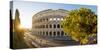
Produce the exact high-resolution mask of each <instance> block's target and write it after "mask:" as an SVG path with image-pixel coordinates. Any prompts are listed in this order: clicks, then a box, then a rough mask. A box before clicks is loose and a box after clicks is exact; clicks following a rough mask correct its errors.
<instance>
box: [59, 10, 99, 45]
mask: <svg viewBox="0 0 100 50" xmlns="http://www.w3.org/2000/svg"><path fill="white" fill-rule="evenodd" d="M61 25H62V26H63V30H64V32H65V33H67V34H68V35H69V36H70V37H71V38H72V39H73V40H75V41H79V42H80V44H92V43H96V40H97V39H96V38H97V37H96V35H97V34H96V33H97V15H96V14H95V13H94V12H93V11H91V9H87V8H80V9H75V10H71V11H69V13H68V16H66V17H65V18H64V21H61ZM91 39H92V40H91Z"/></svg>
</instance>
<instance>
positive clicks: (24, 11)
mask: <svg viewBox="0 0 100 50" xmlns="http://www.w3.org/2000/svg"><path fill="white" fill-rule="evenodd" d="M81 7H85V8H89V9H91V10H92V11H93V12H95V13H96V14H97V6H95V5H77V4H62V3H43V2H31V1H13V19H14V18H15V10H16V9H18V10H19V13H20V20H21V25H22V26H23V27H25V28H32V17H33V16H34V14H36V13H38V12H40V11H43V10H46V9H54V10H57V9H65V10H68V11H70V10H73V9H79V8H81Z"/></svg>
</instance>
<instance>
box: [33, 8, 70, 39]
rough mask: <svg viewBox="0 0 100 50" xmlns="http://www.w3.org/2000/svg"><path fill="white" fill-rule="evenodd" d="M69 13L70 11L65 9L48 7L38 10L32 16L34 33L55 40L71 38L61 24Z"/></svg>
mask: <svg viewBox="0 0 100 50" xmlns="http://www.w3.org/2000/svg"><path fill="white" fill-rule="evenodd" d="M67 13H68V11H67V10H64V9H58V10H52V9H47V10H43V11H40V12H38V13H37V14H35V15H34V16H33V18H32V34H34V35H38V36H43V37H46V38H49V39H54V40H71V38H70V37H69V36H67V34H66V33H64V31H63V29H62V25H60V22H61V21H63V20H64V17H65V16H67Z"/></svg>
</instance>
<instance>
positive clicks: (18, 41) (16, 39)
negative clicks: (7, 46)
mask: <svg viewBox="0 0 100 50" xmlns="http://www.w3.org/2000/svg"><path fill="white" fill-rule="evenodd" d="M19 16H20V13H19V11H18V9H16V11H15V19H14V20H13V27H14V28H13V29H14V31H13V35H12V36H13V42H12V43H13V46H12V48H14V49H21V48H26V47H28V46H27V45H26V44H25V42H24V39H23V37H24V32H25V31H24V29H20V28H19V26H20V25H21V22H20V18H19Z"/></svg>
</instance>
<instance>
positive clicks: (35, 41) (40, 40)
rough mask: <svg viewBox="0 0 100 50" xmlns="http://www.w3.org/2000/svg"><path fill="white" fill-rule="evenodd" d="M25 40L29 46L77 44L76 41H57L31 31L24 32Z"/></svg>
mask: <svg viewBox="0 0 100 50" xmlns="http://www.w3.org/2000/svg"><path fill="white" fill-rule="evenodd" d="M24 35H25V37H24V39H25V42H26V43H27V44H28V46H30V47H33V46H35V47H38V48H41V47H56V46H69V45H78V44H79V43H78V42H75V41H59V40H52V39H48V38H45V37H42V36H37V35H33V34H31V32H26V33H25V34H24Z"/></svg>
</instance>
